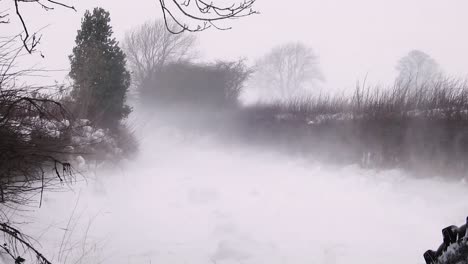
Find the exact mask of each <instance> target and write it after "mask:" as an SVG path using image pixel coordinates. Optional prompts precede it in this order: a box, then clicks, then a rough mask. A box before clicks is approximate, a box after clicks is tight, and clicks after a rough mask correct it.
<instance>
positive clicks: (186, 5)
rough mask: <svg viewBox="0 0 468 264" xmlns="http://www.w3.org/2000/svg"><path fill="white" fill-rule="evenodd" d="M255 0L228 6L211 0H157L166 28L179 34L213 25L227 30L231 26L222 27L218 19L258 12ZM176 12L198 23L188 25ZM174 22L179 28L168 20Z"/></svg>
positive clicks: (234, 17) (201, 29)
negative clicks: (208, 0)
mask: <svg viewBox="0 0 468 264" xmlns="http://www.w3.org/2000/svg"><path fill="white" fill-rule="evenodd" d="M255 2H256V0H244V1H243V2H240V3H238V4H235V3H234V4H232V5H229V6H221V5H216V4H214V3H213V2H206V1H204V0H184V2H180V1H179V0H159V3H160V5H161V10H162V13H163V16H164V21H165V22H166V28H167V30H168V31H169V32H171V33H173V34H180V33H182V32H184V31H189V32H198V31H203V30H206V29H208V28H211V27H214V28H216V29H219V30H228V29H231V27H222V26H219V25H218V24H217V22H218V21H221V20H228V19H236V18H241V17H245V16H250V15H253V14H258V12H257V11H255V10H254V9H253V5H254V3H255ZM176 13H179V14H181V15H182V16H183V17H187V18H189V19H191V20H193V21H197V22H199V23H201V25H200V24H198V25H197V26H195V27H194V26H190V25H188V24H186V23H185V22H182V20H181V19H180V18H179V17H177V15H176ZM171 21H172V22H175V23H176V24H177V25H178V26H179V29H174V28H173V27H171V23H170V22H171Z"/></svg>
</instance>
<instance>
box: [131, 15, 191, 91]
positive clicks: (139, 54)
mask: <svg viewBox="0 0 468 264" xmlns="http://www.w3.org/2000/svg"><path fill="white" fill-rule="evenodd" d="M175 26H176V25H173V27H175ZM195 44H196V37H195V36H194V35H188V34H172V33H170V32H169V31H167V30H166V26H165V22H164V21H163V20H156V21H152V22H146V23H144V24H143V25H140V26H138V27H136V28H134V29H132V30H130V31H129V32H127V33H126V34H125V38H124V41H123V45H122V47H123V50H124V51H125V53H126V55H127V60H128V64H129V67H130V69H131V71H132V80H133V82H134V84H135V85H136V86H137V88H139V89H146V88H148V87H146V86H148V85H151V84H154V82H155V80H153V79H152V78H153V77H154V76H155V74H156V73H157V72H158V71H160V70H161V69H162V67H163V66H165V65H167V64H169V63H177V62H180V61H190V59H191V58H192V57H193V56H194V46H195Z"/></svg>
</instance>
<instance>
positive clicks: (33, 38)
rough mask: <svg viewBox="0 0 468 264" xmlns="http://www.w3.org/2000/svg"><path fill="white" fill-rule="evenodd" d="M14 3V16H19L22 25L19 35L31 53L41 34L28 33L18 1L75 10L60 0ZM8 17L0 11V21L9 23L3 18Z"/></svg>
mask: <svg viewBox="0 0 468 264" xmlns="http://www.w3.org/2000/svg"><path fill="white" fill-rule="evenodd" d="M13 1H14V4H15V13H16V16H17V17H18V18H19V20H20V22H21V26H22V27H23V32H24V33H23V35H22V36H21V40H22V42H23V46H24V48H25V49H26V51H27V52H28V53H32V52H33V51H34V50H35V48H36V46H37V45H38V44H39V42H40V41H41V36H37V35H36V33H30V31H29V29H28V25H27V23H26V22H25V20H24V17H23V14H22V12H21V8H20V3H27V4H36V5H38V6H39V7H41V8H42V9H43V10H45V11H50V10H54V9H55V7H56V6H59V7H64V8H68V9H72V10H74V11H75V12H76V9H75V7H74V6H72V5H67V4H65V3H62V2H60V1H53V0H13ZM7 17H8V14H7V13H3V14H2V13H0V21H4V23H9V20H5V19H6V18H7Z"/></svg>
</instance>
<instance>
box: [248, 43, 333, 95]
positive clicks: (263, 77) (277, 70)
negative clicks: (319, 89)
mask: <svg viewBox="0 0 468 264" xmlns="http://www.w3.org/2000/svg"><path fill="white" fill-rule="evenodd" d="M254 69H255V73H254V75H253V82H254V84H255V85H256V86H257V87H259V89H262V90H264V91H265V92H266V93H267V94H268V96H273V97H279V98H282V99H286V98H290V97H292V96H294V95H296V94H297V93H298V92H299V91H301V90H302V89H303V88H305V87H306V85H311V83H312V82H313V81H317V80H318V81H321V80H323V79H324V77H323V75H322V73H321V71H320V69H319V60H318V57H317V55H315V53H314V52H313V50H312V49H310V48H309V47H307V46H306V45H304V44H302V43H288V44H284V45H281V46H277V47H275V48H273V49H272V50H271V51H270V52H269V53H267V54H266V55H265V56H263V57H261V58H260V59H258V60H257V61H256V63H255V67H254Z"/></svg>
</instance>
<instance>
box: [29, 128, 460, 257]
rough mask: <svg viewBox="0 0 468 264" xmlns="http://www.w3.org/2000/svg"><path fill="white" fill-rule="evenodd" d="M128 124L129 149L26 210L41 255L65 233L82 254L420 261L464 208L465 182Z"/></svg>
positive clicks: (67, 241) (52, 251) (75, 251)
mask: <svg viewBox="0 0 468 264" xmlns="http://www.w3.org/2000/svg"><path fill="white" fill-rule="evenodd" d="M135 126H136V127H138V128H139V131H141V132H140V133H139V134H138V138H139V139H140V140H141V150H140V153H139V155H138V158H136V159H135V160H132V161H129V162H126V163H123V164H121V165H118V166H116V167H115V168H112V169H107V170H98V171H96V176H95V177H91V178H90V179H88V183H87V184H77V185H75V186H72V188H73V193H68V192H67V193H59V194H57V193H54V194H47V195H46V198H45V202H44V204H43V206H42V208H41V209H38V210H37V212H35V213H34V218H33V219H34V222H35V223H34V224H30V225H28V226H31V227H32V226H34V227H35V228H37V229H34V230H36V231H35V232H34V233H32V234H31V235H35V234H43V233H45V234H47V235H45V236H46V237H47V239H43V240H42V241H41V244H42V245H43V246H44V247H45V248H48V250H47V252H50V255H55V254H57V252H58V249H59V248H60V244H61V243H63V238H62V236H64V234H65V237H66V239H65V244H66V245H65V246H63V247H66V248H68V247H73V252H72V253H71V254H70V256H69V258H70V259H77V258H76V256H82V255H83V252H85V253H86V254H85V258H84V260H83V263H122V264H124V263H422V258H421V252H424V251H425V250H426V249H427V248H431V247H434V245H437V244H439V243H440V240H441V239H440V235H439V232H437V231H438V230H439V229H440V228H441V227H443V226H445V225H447V223H458V222H460V221H459V220H460V219H464V217H465V216H466V212H467V211H468V204H467V203H466V200H467V198H468V193H467V192H466V189H467V186H466V184H465V183H464V182H460V181H445V180H443V179H433V178H431V179H415V178H412V177H409V176H408V175H406V174H405V173H404V172H402V171H399V170H382V171H374V170H365V169H360V168H358V167H357V166H347V167H332V166H325V165H322V164H317V163H314V162H313V161H311V160H308V159H307V158H306V157H303V158H295V157H288V156H287V155H283V154H281V153H277V152H276V153H275V152H273V151H268V150H264V149H260V148H255V147H251V148H250V147H245V146H244V147H238V146H236V145H223V144H220V142H217V141H216V140H214V139H213V138H212V137H210V135H209V134H208V135H207V134H205V135H202V136H200V134H197V133H191V132H190V131H187V132H182V131H181V130H180V129H177V128H175V127H173V126H170V125H167V124H161V123H160V122H158V120H156V119H150V120H148V121H145V122H144V123H143V122H141V121H135ZM75 202H76V203H77V206H76V209H75V210H74V205H75ZM73 212H74V214H73V215H72V213H73ZM70 219H72V220H71V224H69V226H67V222H68V221H69V220H70ZM75 225H76V226H75ZM28 228H29V227H28ZM64 228H68V229H69V232H68V233H67V232H65V231H64V230H63V229H64ZM87 228H89V231H87V235H85V230H86V229H87ZM69 234H71V238H68V235H69ZM85 237H86V239H84V238H85ZM75 243H77V244H75ZM88 250H89V252H88ZM55 256H56V257H57V255H55ZM72 257H74V258H72ZM62 259H63V256H62ZM100 261H102V262H100Z"/></svg>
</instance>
